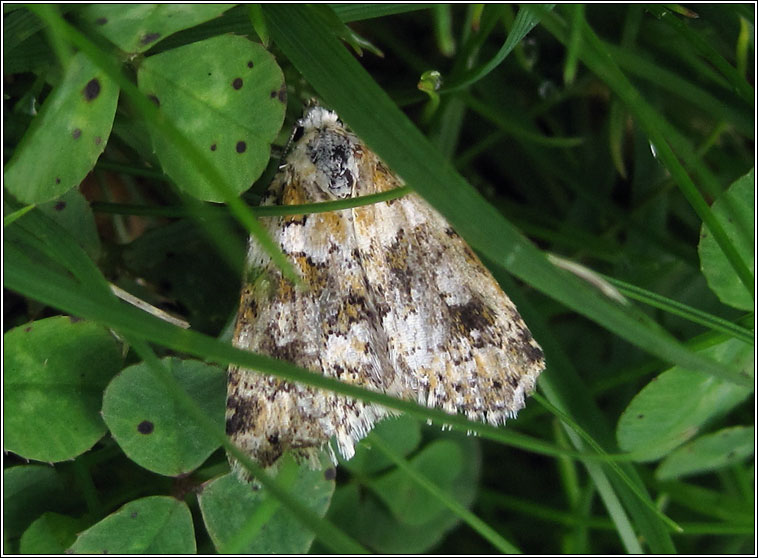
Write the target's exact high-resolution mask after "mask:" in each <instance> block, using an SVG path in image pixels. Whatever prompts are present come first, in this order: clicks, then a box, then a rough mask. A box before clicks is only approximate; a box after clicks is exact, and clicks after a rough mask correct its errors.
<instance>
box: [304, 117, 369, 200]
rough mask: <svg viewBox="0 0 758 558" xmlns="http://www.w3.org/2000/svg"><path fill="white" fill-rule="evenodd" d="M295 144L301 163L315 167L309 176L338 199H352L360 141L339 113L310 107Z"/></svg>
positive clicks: (324, 190)
mask: <svg viewBox="0 0 758 558" xmlns="http://www.w3.org/2000/svg"><path fill="white" fill-rule="evenodd" d="M291 141H292V143H293V154H295V156H296V157H297V158H298V163H299V164H305V165H308V166H310V167H311V169H310V170H311V172H310V173H309V174H310V176H311V178H312V179H313V181H314V182H315V184H316V186H317V187H318V188H319V189H320V190H322V191H323V192H324V193H325V194H327V196H329V197H332V198H336V199H341V198H346V197H348V196H350V194H351V193H352V191H353V186H354V184H355V181H356V180H358V165H357V163H356V161H355V155H354V149H355V146H356V140H355V137H354V136H353V135H352V134H350V132H348V131H347V128H345V125H344V124H343V123H342V121H341V120H340V119H339V117H338V116H337V114H336V113H334V112H333V111H330V110H327V109H325V108H323V107H320V106H314V107H310V108H309V109H307V110H306V112H305V114H304V115H303V117H302V118H301V119H300V120H298V121H297V126H296V127H295V131H294V132H293V134H292V140H291Z"/></svg>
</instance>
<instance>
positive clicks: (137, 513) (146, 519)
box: [71, 496, 196, 554]
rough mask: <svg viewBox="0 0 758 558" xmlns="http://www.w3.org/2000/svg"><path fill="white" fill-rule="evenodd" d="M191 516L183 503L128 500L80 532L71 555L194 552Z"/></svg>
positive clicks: (157, 498) (159, 499) (160, 499)
mask: <svg viewBox="0 0 758 558" xmlns="http://www.w3.org/2000/svg"><path fill="white" fill-rule="evenodd" d="M195 550H196V549H195V537H194V532H193V527H192V516H191V515H190V511H189V509H188V508H187V505H186V504H185V503H184V502H181V501H179V500H176V499H175V498H171V497H168V496H150V497H148V498H140V499H139V500H134V501H132V502H129V503H128V504H126V505H125V506H123V507H122V508H121V509H119V510H118V511H117V512H115V513H112V514H111V515H109V516H108V517H106V518H105V519H103V520H102V521H99V522H98V523H95V524H94V525H93V526H92V527H90V528H89V529H87V530H86V531H83V532H82V533H80V534H79V536H78V537H77V538H76V542H75V543H74V544H73V545H71V552H72V553H74V554H194V553H195Z"/></svg>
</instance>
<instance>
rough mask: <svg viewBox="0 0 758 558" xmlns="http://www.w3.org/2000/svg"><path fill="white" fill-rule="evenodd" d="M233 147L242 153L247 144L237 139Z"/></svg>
mask: <svg viewBox="0 0 758 558" xmlns="http://www.w3.org/2000/svg"><path fill="white" fill-rule="evenodd" d="M235 149H236V150H237V153H244V152H245V150H246V149H247V144H246V143H245V142H244V141H238V142H237V145H236V147H235Z"/></svg>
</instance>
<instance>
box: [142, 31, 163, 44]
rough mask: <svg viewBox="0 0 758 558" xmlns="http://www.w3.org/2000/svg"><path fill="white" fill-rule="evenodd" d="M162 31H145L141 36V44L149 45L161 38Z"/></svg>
mask: <svg viewBox="0 0 758 558" xmlns="http://www.w3.org/2000/svg"><path fill="white" fill-rule="evenodd" d="M160 36H161V34H160V33H145V34H144V35H142V38H140V40H139V42H140V44H141V45H143V46H144V45H149V44H150V43H153V42H155V41H157V40H158V39H159V38H160Z"/></svg>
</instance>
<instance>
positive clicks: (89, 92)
mask: <svg viewBox="0 0 758 558" xmlns="http://www.w3.org/2000/svg"><path fill="white" fill-rule="evenodd" d="M82 95H84V100H85V101H92V100H94V99H96V98H97V96H98V95H100V80H99V79H97V78H92V79H91V80H89V81H88V82H87V85H85V86H84V89H82Z"/></svg>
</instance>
